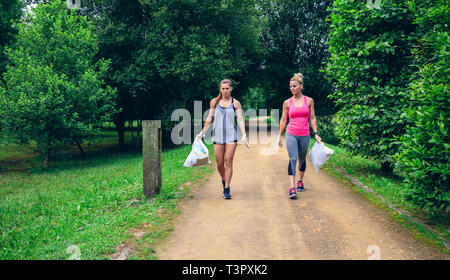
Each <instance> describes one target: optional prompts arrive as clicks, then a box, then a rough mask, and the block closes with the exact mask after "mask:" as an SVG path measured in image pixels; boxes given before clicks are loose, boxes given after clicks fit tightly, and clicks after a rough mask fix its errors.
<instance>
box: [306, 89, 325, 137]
mask: <svg viewBox="0 0 450 280" xmlns="http://www.w3.org/2000/svg"><path fill="white" fill-rule="evenodd" d="M308 99H309V101H310V104H309V122H310V123H311V127H312V129H313V131H314V136H315V138H316V141H317V142H319V143H320V142H321V141H322V138H320V137H319V135H318V134H316V132H317V118H316V112H315V111H314V100H313V99H312V98H310V97H308Z"/></svg>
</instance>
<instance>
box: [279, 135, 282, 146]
mask: <svg viewBox="0 0 450 280" xmlns="http://www.w3.org/2000/svg"><path fill="white" fill-rule="evenodd" d="M278 146H280V147H283V138H282V137H281V135H278Z"/></svg>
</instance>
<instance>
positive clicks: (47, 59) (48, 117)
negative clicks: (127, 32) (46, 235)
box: [0, 1, 114, 166]
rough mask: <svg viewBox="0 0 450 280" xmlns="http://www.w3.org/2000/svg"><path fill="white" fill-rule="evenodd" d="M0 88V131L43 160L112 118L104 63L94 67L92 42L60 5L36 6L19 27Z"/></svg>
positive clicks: (83, 24) (85, 25)
mask: <svg viewBox="0 0 450 280" xmlns="http://www.w3.org/2000/svg"><path fill="white" fill-rule="evenodd" d="M18 26H19V32H18V36H17V43H16V45H15V47H14V48H11V49H7V52H6V54H7V56H8V58H9V60H10V65H8V66H7V68H6V72H5V75H4V79H5V83H4V85H2V86H1V87H0V124H1V125H0V127H2V131H3V133H4V134H6V136H7V137H8V138H9V139H10V140H11V141H12V142H16V143H19V144H22V145H26V146H29V147H31V145H30V143H35V146H36V147H37V151H38V152H39V153H41V154H42V155H44V157H45V163H46V165H47V166H48V162H49V156H50V155H51V154H52V153H54V152H56V151H58V150H59V149H60V148H62V147H64V146H66V145H70V144H81V143H82V141H83V139H85V138H86V137H89V136H91V135H93V134H94V133H95V132H98V131H99V128H100V127H101V125H102V123H103V122H104V121H105V120H107V119H108V116H109V115H110V114H111V113H113V112H114V110H112V107H111V105H112V103H111V102H112V101H113V99H112V98H113V96H114V91H112V90H111V89H109V88H107V89H105V88H104V83H103V81H102V76H103V75H104V73H105V72H106V70H107V67H108V63H107V62H106V61H104V60H100V61H96V60H95V55H96V53H97V41H96V40H97V38H96V36H95V35H94V34H93V33H92V31H91V29H92V27H91V24H90V23H89V22H88V21H87V19H86V18H85V17H79V16H77V15H75V14H74V12H73V11H69V10H68V9H67V8H66V4H65V3H64V2H62V1H55V2H54V3H52V4H48V5H40V6H38V7H37V8H36V9H35V10H34V11H33V13H30V14H28V18H27V19H25V20H24V22H23V23H21V24H18Z"/></svg>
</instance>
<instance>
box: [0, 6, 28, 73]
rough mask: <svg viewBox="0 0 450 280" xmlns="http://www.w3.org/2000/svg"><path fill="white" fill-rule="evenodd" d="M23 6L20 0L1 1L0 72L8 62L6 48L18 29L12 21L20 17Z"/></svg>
mask: <svg viewBox="0 0 450 280" xmlns="http://www.w3.org/2000/svg"><path fill="white" fill-rule="evenodd" d="M22 6H23V3H22V2H21V1H20V0H2V2H1V3H0V74H1V73H3V71H4V70H5V67H6V64H7V63H8V62H7V59H6V56H5V55H4V48H5V47H6V46H9V45H10V44H11V42H12V40H13V38H14V35H15V34H16V31H17V30H16V28H15V27H14V26H13V24H12V21H15V20H18V19H19V17H20V15H21V14H22V13H21V12H22V11H21V8H22Z"/></svg>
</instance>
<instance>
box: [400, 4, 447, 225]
mask: <svg viewBox="0 0 450 280" xmlns="http://www.w3.org/2000/svg"><path fill="white" fill-rule="evenodd" d="M428 2H432V3H433V5H430V6H429V7H428V8H427V9H423V8H422V9H421V12H422V13H423V14H422V15H420V16H419V17H418V19H417V23H418V24H420V25H421V26H422V27H423V28H427V29H428V32H426V33H425V35H424V38H423V40H421V46H423V47H420V48H419V49H418V50H417V52H416V56H417V57H418V60H419V61H425V62H426V63H425V64H424V65H422V66H421V67H420V71H419V78H418V79H417V80H415V81H414V82H413V83H412V84H411V89H412V90H411V98H412V100H413V102H412V105H411V106H410V108H409V110H408V111H407V116H408V118H409V120H410V122H411V123H412V125H410V126H409V127H408V130H407V133H406V134H405V135H403V136H402V137H401V138H400V141H401V144H402V145H401V149H400V152H399V153H398V154H397V155H396V156H395V158H396V159H397V160H398V169H400V170H401V171H400V172H402V174H403V175H404V176H405V177H406V179H405V182H406V183H408V184H409V185H410V186H411V191H410V194H409V195H408V199H409V200H412V201H414V202H415V203H416V204H418V205H419V206H420V207H422V208H424V209H426V210H429V211H430V212H431V214H432V215H434V216H438V217H448V210H449V206H450V195H449V186H450V182H449V172H450V165H449V154H450V153H449V152H450V149H449V146H450V138H449V134H448V129H449V119H450V114H449V112H450V111H449V108H450V98H449V97H450V96H449V92H448V87H449V85H448V77H449V69H450V53H449V47H450V38H449V34H448V32H447V31H446V28H445V27H444V26H442V18H447V22H448V18H449V13H448V3H446V4H444V3H443V2H442V1H428ZM445 7H447V8H445ZM433 23H434V24H433ZM447 221H448V219H447Z"/></svg>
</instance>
